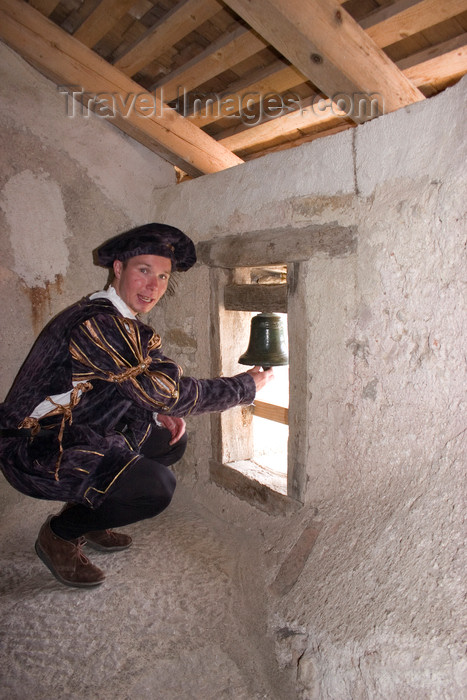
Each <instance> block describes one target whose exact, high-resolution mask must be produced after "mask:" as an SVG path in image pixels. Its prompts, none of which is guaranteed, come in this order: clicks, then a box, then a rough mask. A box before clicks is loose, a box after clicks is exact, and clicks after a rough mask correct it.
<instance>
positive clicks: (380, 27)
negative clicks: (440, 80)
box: [360, 0, 467, 46]
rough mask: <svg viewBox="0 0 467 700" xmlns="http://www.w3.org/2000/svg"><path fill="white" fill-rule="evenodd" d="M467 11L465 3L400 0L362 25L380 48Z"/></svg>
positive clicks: (377, 12)
mask: <svg viewBox="0 0 467 700" xmlns="http://www.w3.org/2000/svg"><path fill="white" fill-rule="evenodd" d="M466 9H467V3H466V0H399V1H398V2H395V3H394V4H393V5H389V7H384V8H382V9H380V10H377V11H376V12H373V13H372V14H371V15H368V17H366V18H365V19H364V20H362V21H361V22H360V26H361V27H362V28H363V29H365V30H366V32H367V34H368V35H369V36H370V37H371V38H372V39H373V41H374V42H375V43H376V44H377V45H378V46H389V45H390V44H394V43H396V42H397V41H400V40H401V39H406V38H407V37H409V36H413V35H414V34H417V32H422V31H424V30H425V29H428V27H430V26H433V25H434V24H437V23H439V22H444V21H445V20H447V19H450V18H451V17H455V16H456V15H459V14H460V13H461V12H464V11H465V10H466Z"/></svg>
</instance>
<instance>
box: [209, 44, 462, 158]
mask: <svg viewBox="0 0 467 700" xmlns="http://www.w3.org/2000/svg"><path fill="white" fill-rule="evenodd" d="M466 44H467V34H463V35H462V37H457V38H456V39H451V40H450V41H446V42H443V43H442V44H439V45H438V46H432V47H430V48H429V49H425V50H424V51H420V52H419V53H418V54H416V55H415V56H411V57H410V58H409V59H404V60H402V61H399V62H398V63H397V65H398V67H399V68H400V69H401V70H403V72H404V75H406V76H407V77H409V78H410V79H411V80H413V82H414V83H415V84H416V85H417V86H418V87H426V86H429V85H435V86H436V85H437V84H443V85H445V84H448V83H449V82H451V81H452V80H455V79H458V78H460V77H461V76H462V75H464V74H465V73H466V72H467V45H466ZM346 116H347V114H346V113H345V112H344V111H342V110H339V108H338V107H337V106H336V105H335V104H333V103H331V100H322V101H320V100H319V98H318V97H315V98H314V99H310V100H306V101H303V102H302V110H301V113H300V111H299V110H297V111H296V112H287V113H286V114H284V115H282V116H280V117H276V118H275V119H269V120H266V121H263V122H262V123H261V124H258V125H257V126H250V127H248V126H247V125H245V124H242V125H236V126H234V127H231V128H230V129H226V130H224V131H222V132H221V133H219V134H217V136H216V138H217V140H218V141H219V142H220V143H222V144H223V145H224V146H226V147H227V148H229V149H230V150H232V151H233V152H236V153H242V154H243V152H244V151H248V150H250V149H253V148H257V149H258V150H259V148H260V147H261V144H269V143H271V142H272V141H274V139H277V138H282V139H285V140H295V139H296V138H297V137H298V136H299V135H300V134H301V133H302V132H304V131H307V130H310V129H314V130H321V131H325V130H327V129H328V128H334V127H335V126H336V121H337V122H339V120H341V119H342V118H344V117H346Z"/></svg>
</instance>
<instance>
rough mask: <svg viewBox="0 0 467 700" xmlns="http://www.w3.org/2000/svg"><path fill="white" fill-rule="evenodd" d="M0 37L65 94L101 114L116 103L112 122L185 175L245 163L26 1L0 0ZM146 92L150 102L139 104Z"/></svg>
mask: <svg viewBox="0 0 467 700" xmlns="http://www.w3.org/2000/svg"><path fill="white" fill-rule="evenodd" d="M0 38H1V39H3V41H5V43H6V44H8V45H9V46H10V47H11V48H13V49H14V50H15V51H17V52H18V53H19V54H20V55H21V56H23V58H25V59H26V60H27V61H29V63H31V64H32V65H33V66H35V67H36V68H37V69H38V70H39V71H40V72H41V73H43V74H44V75H46V76H47V77H48V78H49V79H51V80H53V81H54V82H55V83H57V85H59V86H62V91H63V92H65V90H68V91H69V92H72V93H74V94H75V95H78V94H82V93H87V94H89V95H90V96H91V98H92V100H93V104H94V108H95V110H96V111H97V112H98V113H99V109H100V110H101V111H100V114H101V116H102V102H104V114H105V110H107V114H109V104H113V105H114V107H115V109H114V110H113V111H112V112H111V113H112V114H113V116H112V117H111V118H110V119H109V121H110V122H111V123H112V124H114V125H115V126H117V127H118V128H120V129H121V130H122V131H124V132H126V133H128V134H130V135H131V136H132V137H133V138H135V139H136V140H137V141H140V142H141V143H143V144H144V145H145V146H147V147H148V148H150V149H151V150H153V151H154V152H156V153H159V154H161V155H162V156H163V157H164V158H165V159H166V160H168V161H169V162H171V163H173V164H174V165H176V166H177V167H180V168H181V169H183V170H184V172H186V173H188V174H192V175H194V176H196V175H199V174H202V173H212V172H217V171H219V170H224V169H225V168H229V167H232V166H234V165H238V164H239V163H241V162H242V160H241V159H240V158H238V156H236V155H234V154H233V153H232V152H231V151H229V150H228V149H227V148H225V146H223V145H222V144H220V143H217V142H216V141H215V140H214V139H213V138H211V137H210V136H208V135H207V134H205V133H204V132H203V131H202V130H201V129H199V128H198V127H197V126H195V125H194V124H191V123H190V122H189V121H188V120H187V119H184V117H182V116H180V115H179V114H177V113H176V112H175V111H174V110H170V109H169V108H167V107H164V105H162V104H161V103H160V101H158V100H157V96H155V95H152V94H150V93H142V88H141V86H140V85H138V84H137V83H135V82H134V81H133V80H131V79H130V78H128V77H127V76H126V75H124V74H123V73H121V72H120V71H119V70H118V69H117V68H115V67H114V66H112V65H110V64H109V63H107V61H105V60H104V59H103V58H101V57H100V56H98V55H97V54H95V53H94V52H93V51H92V50H91V49H89V48H88V47H86V46H84V45H83V44H81V43H80V42H79V41H77V40H76V39H75V38H74V37H72V36H70V35H69V34H67V33H66V32H65V31H63V29H61V28H60V27H57V25H56V24H54V23H53V22H51V21H50V20H49V19H47V18H46V17H44V16H43V15H42V14H41V13H40V12H38V11H37V10H35V9H34V8H33V7H31V6H30V5H28V4H27V3H25V2H23V1H22V0H0ZM78 86H79V87H78ZM142 94H143V97H144V95H145V96H146V102H144V101H143V102H141V95H142ZM149 98H152V105H151V104H149V105H148V102H149V103H151V100H150V99H149ZM65 99H66V97H65ZM83 99H84V95H83ZM99 100H100V102H99ZM70 102H72V101H71V100H70ZM72 104H74V103H73V102H72ZM148 108H149V112H148ZM75 118H76V115H75ZM77 118H79V116H78V117H77Z"/></svg>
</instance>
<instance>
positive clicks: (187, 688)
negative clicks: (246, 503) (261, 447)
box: [0, 486, 291, 700]
mask: <svg viewBox="0 0 467 700" xmlns="http://www.w3.org/2000/svg"><path fill="white" fill-rule="evenodd" d="M51 507H52V508H51ZM58 508H59V504H55V507H54V504H50V503H46V502H42V501H34V500H33V499H29V498H21V500H20V501H19V503H18V504H17V505H14V506H10V507H8V508H7V509H6V510H5V511H4V512H3V514H2V516H0V526H1V528H2V530H1V531H2V538H1V543H0V571H1V573H0V593H1V598H0V655H1V669H2V670H1V673H0V675H1V676H2V678H1V683H0V698H1V699H2V700H25V699H26V698H27V699H28V700H49V699H50V698H58V700H62V699H63V700H65V699H66V700H74V699H75V698H76V700H78V699H79V700H96V699H98V700H133V699H135V700H136V699H138V700H224V699H227V698H232V699H235V700H260V699H265V698H267V699H268V700H285V698H287V700H289V699H290V698H291V695H290V688H288V689H286V688H285V687H284V685H283V684H282V682H283V678H282V676H281V675H280V674H279V672H278V671H277V668H276V659H275V656H274V647H273V644H272V642H271V641H270V640H269V639H268V636H267V632H266V612H265V610H264V605H265V603H264V595H263V592H262V575H263V574H262V571H261V565H260V558H256V561H257V565H256V566H254V567H253V569H252V567H251V566H250V565H249V564H248V563H247V562H251V561H253V562H254V561H255V552H254V551H252V548H251V546H249V545H248V543H245V542H244V538H243V539H242V537H241V536H240V533H239V532H236V530H235V528H232V527H226V526H225V524H224V523H222V522H221V521H219V519H218V518H216V517H214V516H212V515H210V514H209V513H207V512H205V511H204V509H202V508H200V507H199V505H196V504H195V503H194V502H193V500H192V499H191V496H190V493H189V491H188V489H187V488H184V487H182V486H179V487H178V488H177V492H176V496H175V499H174V501H173V503H172V505H171V506H170V508H169V509H168V510H167V511H165V512H164V513H163V514H162V515H161V516H159V517H158V518H156V519H154V520H152V521H145V522H141V523H137V524H135V525H133V526H130V527H128V528H125V530H126V531H127V532H129V533H130V534H131V535H132V536H133V538H134V544H133V546H132V547H131V548H130V549H129V550H126V551H124V552H120V553H113V554H110V553H108V554H105V553H98V552H95V551H94V550H89V552H88V553H89V555H90V558H91V559H92V560H93V561H94V562H95V563H96V564H97V565H98V566H99V567H100V568H102V569H104V570H105V572H106V574H107V579H106V581H105V582H104V584H103V585H102V586H100V587H98V588H96V589H93V590H81V589H73V588H69V587H65V586H63V585H61V584H60V583H58V582H57V581H56V580H55V579H54V578H53V577H52V575H51V574H50V572H49V571H48V569H47V568H46V567H45V566H44V565H43V564H42V562H41V561H40V560H39V559H38V557H37V556H36V554H35V552H34V541H35V537H36V534H37V531H38V529H39V527H40V525H41V523H42V521H43V520H44V519H45V516H46V515H47V514H48V513H49V512H54V511H56V510H58ZM287 685H288V684H287Z"/></svg>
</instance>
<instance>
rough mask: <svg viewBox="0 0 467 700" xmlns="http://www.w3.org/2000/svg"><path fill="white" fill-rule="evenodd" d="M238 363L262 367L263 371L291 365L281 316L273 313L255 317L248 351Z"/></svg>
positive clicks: (252, 321)
mask: <svg viewBox="0 0 467 700" xmlns="http://www.w3.org/2000/svg"><path fill="white" fill-rule="evenodd" d="M238 361H239V363H240V364H241V365H250V366H252V365H253V366H254V365H260V366H261V367H263V369H268V368H269V367H279V366H281V365H287V364H289V356H288V353H287V341H286V338H285V331H284V325H283V323H282V319H281V317H280V316H278V315H277V314H272V313H261V314H257V315H256V316H253V318H252V319H251V331H250V342H249V344H248V349H247V351H246V352H245V353H244V354H243V355H242V356H241V357H240V359H239V360H238Z"/></svg>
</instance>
